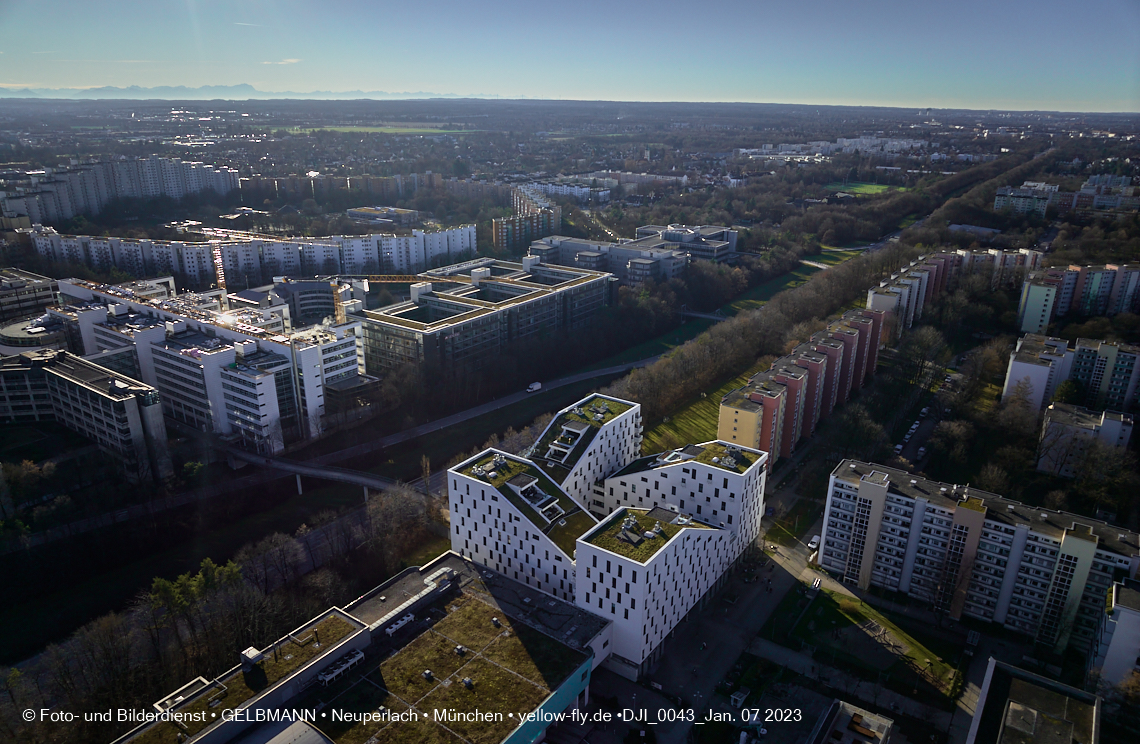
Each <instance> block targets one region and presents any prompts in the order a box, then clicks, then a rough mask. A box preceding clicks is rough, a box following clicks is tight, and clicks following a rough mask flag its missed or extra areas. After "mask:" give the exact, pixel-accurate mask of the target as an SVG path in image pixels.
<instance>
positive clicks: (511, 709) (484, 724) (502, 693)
mask: <svg viewBox="0 0 1140 744" xmlns="http://www.w3.org/2000/svg"><path fill="white" fill-rule="evenodd" d="M457 676H458V675H457ZM463 677H469V678H470V679H471V680H472V683H473V684H472V687H471V689H468V688H467V686H466V685H464V684H463V683H462V682H461V681H460V680H458V679H456V680H454V682H453V683H452V684H451V685H448V686H447V687H442V686H441V687H438V688H436V689H435V690H433V691H432V693H431V694H430V695H428V696H427V698H426V699H425V700H424V701H423V704H422V706H419V707H420V708H421V710H444V709H453V710H457V711H463V712H466V711H479V712H481V713H489V712H500V713H503V714H504V715H503V720H502V721H449V722H448V723H447V727H448V728H450V729H452V730H453V731H455V732H456V733H457V734H459V735H460V736H462V737H463V738H464V739H467V740H468V741H471V742H475V744H498V743H499V742H501V741H502V740H503V739H505V738H507V735H508V734H509V733H510V732H511V731H514V730H515V728H517V727H518V725H519V720H518V718H516V717H512V716H508V715H506V714H507V713H516V714H517V712H518V711H520V710H521V711H530V710H534V709H535V708H537V707H538V705H539V703H541V702H542V701H543V700H545V699H546V698H547V697H548V696H549V695H550V690H548V689H547V688H545V687H540V686H539V685H536V684H534V683H532V682H527V681H526V680H524V679H522V678H521V677H519V676H518V675H517V674H512V673H511V672H510V671H508V670H507V669H504V668H503V667H501V666H498V665H497V664H493V663H491V662H490V661H488V660H486V659H482V658H477V659H474V660H473V661H472V662H471V663H470V664H468V665H467V666H465V667H463Z"/></svg>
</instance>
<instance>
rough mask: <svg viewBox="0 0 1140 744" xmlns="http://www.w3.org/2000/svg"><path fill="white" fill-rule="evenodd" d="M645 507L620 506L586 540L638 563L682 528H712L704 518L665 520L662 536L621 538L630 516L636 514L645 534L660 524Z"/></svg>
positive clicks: (641, 529) (654, 552)
mask: <svg viewBox="0 0 1140 744" xmlns="http://www.w3.org/2000/svg"><path fill="white" fill-rule="evenodd" d="M646 514H647V511H646V510H645V509H624V510H622V509H618V510H617V511H615V512H614V513H613V514H612V515H611V516H610V519H609V521H608V522H604V523H603V525H604V526H603V527H601V528H599V529H598V530H596V531H595V532H594V534H593V535H591V536H590V537H589V539H587V540H586V542H588V543H589V544H590V545H593V546H595V547H599V548H602V549H603V550H608V551H610V552H611V553H616V554H618V555H620V556H624V557H626V558H629V559H630V560H634V561H637V562H638V563H645V562H646V561H648V560H649V559H650V558H652V557H653V556H654V554H656V553H657V551H658V550H660V549H661V548H662V547H664V546H665V543H667V542H669V541H670V540H672V539H673V536H674V535H676V534H677V533H678V532H680V531H681V530H682V529H684V528H685V527H695V528H697V529H712V528H711V527H709V526H708V525H704V524H701V523H700V522H690V523H689V524H688V525H684V526H682V525H676V524H666V523H664V522H663V523H662V524H661V531H662V532H663V533H664V536H662V537H643V538H642V540H641V543H640V544H638V545H634V544H632V543H630V542H627V541H626V540H622V539H619V537H618V535H620V534H621V532H622V524H623V523H624V521H625V518H626V517H632V518H633V519H634V521H636V522H637V534H638V535H644V534H645V533H646V532H649V531H650V530H652V529H653V527H654V525H655V524H656V522H655V520H652V519H649V518H648V517H647V516H646Z"/></svg>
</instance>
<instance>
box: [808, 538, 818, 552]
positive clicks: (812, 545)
mask: <svg viewBox="0 0 1140 744" xmlns="http://www.w3.org/2000/svg"><path fill="white" fill-rule="evenodd" d="M818 547H819V535H816V536H815V537H813V538H812V539H811V541H810V542H808V550H815V549H816V548H818Z"/></svg>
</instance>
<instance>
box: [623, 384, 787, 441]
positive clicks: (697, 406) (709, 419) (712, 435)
mask: <svg viewBox="0 0 1140 744" xmlns="http://www.w3.org/2000/svg"><path fill="white" fill-rule="evenodd" d="M762 366H765V365H760V364H757V365H754V366H753V367H752V368H751V369H749V370H748V371H747V372H745V373H744V374H742V375H740V376H739V377H734V378H732V379H731V380H729V381H728V382H726V383H724V384H723V385H721V386H720V387H718V388H717V389H716V390H713V391H712V392H710V393H708V394H707V396H706V397H704V398H701V397H699V396H698V397H697V398H694V399H693V400H692V401H691V402H689V403H688V404H687V405H685V407H684V408H681V409H680V410H679V411H677V412H676V413H674V414H673V415H672V416H670V417H669V420H668V421H662V422H660V423H659V424H657V425H656V426H654V427H653V428H652V429H650V430H649V431H647V432H645V442H644V444H642V447H641V450H642V452H662V451H664V450H666V449H669V448H670V447H673V446H676V445H677V443H684V444H695V443H697V442H707V441H709V440H710V439H716V428H717V419H718V418H719V417H720V399H721V398H723V397H724V396H725V394H727V393H728V392H729V391H730V390H733V389H735V388H738V387H740V386H741V385H743V384H744V383H746V382H748V378H749V377H751V376H752V375H754V374H756V373H757V372H759V371H760V369H761V367H762Z"/></svg>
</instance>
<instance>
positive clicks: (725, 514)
mask: <svg viewBox="0 0 1140 744" xmlns="http://www.w3.org/2000/svg"><path fill="white" fill-rule="evenodd" d="M640 445H641V412H640V406H638V405H637V404H635V403H630V402H628V401H622V400H618V399H615V398H609V397H606V396H602V395H592V396H589V397H587V398H585V399H583V400H581V401H579V402H578V403H576V404H574V405H572V406H570V407H568V408H566V409H564V410H562V411H561V412H559V414H558V415H557V416H556V417H555V418H554V420H553V421H551V423H550V425H549V426H548V427H547V429H546V430H545V431H544V432H543V433H542V434H541V435H540V436H539V438H538V440H537V441H536V443H535V444H534V445H533V446H532V447H530V448H529V450H528V452H529V454H528V455H527V456H526V457H523V456H516V455H511V454H509V453H506V452H500V451H497V450H493V449H492V450H487V451H485V452H483V453H481V454H479V455H477V456H475V457H473V458H471V459H469V460H467V461H465V462H463V463H460V464H459V465H457V466H455V467H453V468H451V469H450V470H449V471H448V486H449V507H450V510H451V512H450V513H451V542H452V549H453V550H455V552H457V553H459V554H460V555H462V556H464V557H466V558H469V559H470V560H472V561H474V562H475V563H476V564H479V565H482V566H485V567H487V568H488V569H490V570H493V571H496V572H498V573H501V574H504V575H506V576H507V577H508V578H510V579H513V580H516V581H520V582H522V583H523V584H525V585H527V586H533V587H536V588H538V589H540V590H541V591H543V592H546V593H548V594H551V595H553V596H555V597H557V598H559V599H564V600H567V601H574V602H575V603H576V604H577V606H578V607H581V608H583V609H585V610H589V611H590V612H591V613H594V614H596V615H598V616H600V617H601V618H602V619H604V620H606V621H608V622H612V623H613V645H612V647H611V648H610V653H609V654H608V656H609V658H607V659H606V663H607V665H608V666H609V667H610V668H612V669H614V670H615V671H617V672H618V673H620V674H623V675H625V676H627V677H629V678H631V679H636V678H637V677H638V676H639V675H640V674H641V673H643V672H644V670H645V669H646V667H647V665H648V664H650V663H652V662H654V661H655V660H656V659H657V658H658V657H659V653H658V650H659V648H660V644H661V642H662V641H663V640H664V639H665V638H666V637H668V636H669V634H670V633H672V632H673V630H674V629H675V628H676V626H677V623H678V622H680V620H681V619H682V618H684V616H685V615H686V614H687V613H688V612H689V610H691V609H692V608H693V607H695V606H696V605H697V604H698V603H699V602H701V601H702V600H703V599H704V598H706V597H707V594H708V592H709V590H710V589H712V588H714V587H716V586H718V585H719V583H720V582H721V581H722V580H723V577H724V575H725V572H726V571H727V570H728V568H729V567H731V565H732V564H733V563H734V562H735V561H736V560H737V559H739V558H740V556H741V555H742V554H743V553H744V551H745V549H746V548H747V547H748V546H749V545H751V544H752V543H753V541H754V540H755V539H756V538H757V537H758V536H759V529H760V519H761V517H762V516H763V513H764V503H763V498H764V485H765V480H766V472H767V469H766V460H767V455H766V453H764V452H760V451H757V450H754V449H747V448H743V447H738V446H735V445H732V444H730V443H727V442H720V441H717V442H706V443H704V444H699V445H689V446H687V447H683V448H681V449H678V450H675V451H670V452H665V453H662V454H660V455H655V456H651V457H639V456H638V455H639V453H640Z"/></svg>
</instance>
